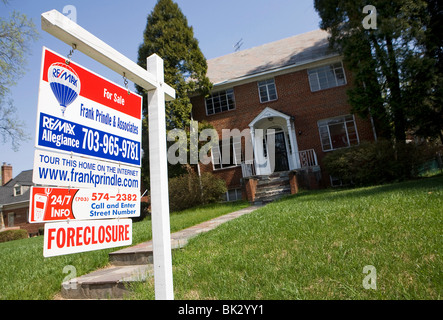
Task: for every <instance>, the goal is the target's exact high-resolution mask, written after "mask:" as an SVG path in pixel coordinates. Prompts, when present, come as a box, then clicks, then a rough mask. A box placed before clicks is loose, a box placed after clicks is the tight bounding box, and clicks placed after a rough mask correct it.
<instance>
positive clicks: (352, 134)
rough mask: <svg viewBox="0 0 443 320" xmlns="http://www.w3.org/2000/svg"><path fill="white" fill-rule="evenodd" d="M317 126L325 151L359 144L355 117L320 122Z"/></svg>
mask: <svg viewBox="0 0 443 320" xmlns="http://www.w3.org/2000/svg"><path fill="white" fill-rule="evenodd" d="M317 124H318V130H319V133H320V140H321V145H322V149H323V151H330V150H335V149H340V148H346V147H350V146H354V145H358V144H359V139H358V134H357V128H356V126H355V121H354V116H353V115H347V116H342V117H336V118H331V119H326V120H320V121H318V123H317Z"/></svg>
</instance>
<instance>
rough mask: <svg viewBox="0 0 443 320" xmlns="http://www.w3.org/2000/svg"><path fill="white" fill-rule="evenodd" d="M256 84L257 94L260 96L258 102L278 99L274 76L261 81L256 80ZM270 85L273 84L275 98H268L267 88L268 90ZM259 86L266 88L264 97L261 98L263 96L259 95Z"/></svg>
mask: <svg viewBox="0 0 443 320" xmlns="http://www.w3.org/2000/svg"><path fill="white" fill-rule="evenodd" d="M257 86H258V95H259V97H260V103H266V102H271V101H276V100H278V93H277V86H276V85H275V79H274V78H272V79H267V80H263V81H258V82H257ZM271 86H274V90H275V99H271V98H270V93H269V90H270V87H271ZM260 88H265V89H266V99H263V98H264V97H262V95H261V91H260Z"/></svg>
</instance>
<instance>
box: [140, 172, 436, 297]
mask: <svg viewBox="0 0 443 320" xmlns="http://www.w3.org/2000/svg"><path fill="white" fill-rule="evenodd" d="M442 214H443V176H437V177H433V178H426V179H421V180H415V181H408V182H402V183H395V184H389V185H382V186H376V187H368V188H359V189H351V190H321V191H315V192H312V191H311V192H303V193H300V194H298V195H294V196H290V197H287V198H284V199H282V200H280V201H277V202H274V203H272V204H269V205H267V206H266V207H263V208H261V209H259V210H257V211H255V212H253V213H251V214H248V215H245V216H242V217H240V218H238V219H236V220H233V221H230V222H227V223H225V224H223V225H221V226H220V227H218V228H217V229H215V230H213V231H211V232H208V233H205V234H202V235H200V236H198V237H196V238H194V239H192V240H191V241H190V242H189V244H188V245H187V246H186V247H185V248H183V249H181V250H178V251H174V253H173V268H174V269H173V270H174V289H175V298H176V299H282V300H285V299H291V300H292V299H441V298H442V292H443V291H442V290H443V278H442V257H441V254H442V248H443V246H442V238H441V237H442V234H441V231H442V229H443V228H442ZM367 265H372V266H374V267H375V268H376V289H375V290H374V289H365V288H364V286H363V281H364V279H365V277H366V276H368V275H369V274H366V273H363V268H364V267H365V266H367ZM370 275H371V276H374V275H375V274H374V273H371V274H370ZM369 283H372V281H370V282H369ZM153 297H154V294H153V282H152V280H151V281H148V282H147V283H145V284H143V285H141V286H138V287H136V288H135V289H134V296H133V297H132V298H135V299H152V298H153Z"/></svg>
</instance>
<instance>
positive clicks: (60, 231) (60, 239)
mask: <svg viewBox="0 0 443 320" xmlns="http://www.w3.org/2000/svg"><path fill="white" fill-rule="evenodd" d="M131 243H132V220H131V219H106V220H91V221H75V220H74V221H69V222H53V223H46V224H45V238H44V244H43V256H44V257H53V256H58V255H64V254H71V253H77V252H85V251H92V250H98V249H106V248H114V247H119V246H127V245H130V244H131Z"/></svg>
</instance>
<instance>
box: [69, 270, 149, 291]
mask: <svg viewBox="0 0 443 320" xmlns="http://www.w3.org/2000/svg"><path fill="white" fill-rule="evenodd" d="M152 275H153V266H152V264H145V265H131V266H110V267H107V268H104V269H100V270H97V271H94V272H92V273H89V274H87V275H83V276H81V277H78V278H74V279H71V280H69V281H65V282H63V283H62V288H61V295H62V297H63V298H64V299H122V298H124V297H125V295H128V294H129V288H130V285H131V284H132V283H135V282H140V281H145V280H146V279H147V278H148V277H151V276H152Z"/></svg>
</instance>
